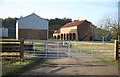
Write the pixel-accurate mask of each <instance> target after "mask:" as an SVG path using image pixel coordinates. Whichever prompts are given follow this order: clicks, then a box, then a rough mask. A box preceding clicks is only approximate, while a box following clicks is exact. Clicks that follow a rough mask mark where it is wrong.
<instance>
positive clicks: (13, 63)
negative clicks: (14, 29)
mask: <svg viewBox="0 0 120 77" xmlns="http://www.w3.org/2000/svg"><path fill="white" fill-rule="evenodd" d="M4 40H8V39H4ZM9 40H15V39H9ZM15 43H17V42H15ZM24 43H25V44H31V43H33V41H24ZM35 44H45V42H37V41H36V42H35ZM34 47H35V48H39V49H36V51H45V49H40V48H45V46H42V45H35V46H33V48H34ZM36 54H45V53H43V52H39V53H37V52H36ZM6 55H7V54H6ZM39 59H40V58H24V62H23V61H20V59H19V58H3V59H2V75H3V76H7V75H17V74H18V73H19V72H21V71H23V70H24V69H25V68H26V67H28V66H30V65H32V64H34V63H36V62H37V61H38V60H39Z"/></svg>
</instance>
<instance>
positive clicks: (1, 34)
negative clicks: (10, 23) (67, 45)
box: [0, 27, 8, 38]
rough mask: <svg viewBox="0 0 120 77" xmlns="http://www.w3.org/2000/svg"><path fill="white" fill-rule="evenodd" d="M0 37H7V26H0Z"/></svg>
mask: <svg viewBox="0 0 120 77" xmlns="http://www.w3.org/2000/svg"><path fill="white" fill-rule="evenodd" d="M0 38H8V28H4V27H3V28H0Z"/></svg>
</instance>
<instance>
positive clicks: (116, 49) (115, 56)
mask: <svg viewBox="0 0 120 77" xmlns="http://www.w3.org/2000/svg"><path fill="white" fill-rule="evenodd" d="M114 58H115V59H116V60H118V59H119V52H118V41H117V40H115V49H114Z"/></svg>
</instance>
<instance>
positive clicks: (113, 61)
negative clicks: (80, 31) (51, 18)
mask: <svg viewBox="0 0 120 77" xmlns="http://www.w3.org/2000/svg"><path fill="white" fill-rule="evenodd" d="M71 44H72V45H75V42H72V43H71ZM80 44H81V43H77V45H80ZM93 44H94V45H103V43H102V42H98V43H93ZM82 45H92V42H89V43H88V42H82ZM105 45H114V43H105ZM72 48H81V46H72ZM90 48H92V46H82V49H90ZM94 48H95V49H102V48H103V47H102V46H94V47H93V49H94ZM107 48H108V49H114V46H105V49H107ZM82 52H90V53H87V54H92V53H91V50H82ZM93 52H103V50H93ZM105 52H114V51H113V50H106V51H105ZM104 54H105V53H104ZM94 55H102V54H100V53H93V56H94ZM105 55H113V53H106V54H105ZM95 57H100V56H95ZM104 57H108V56H104ZM100 59H101V58H100ZM101 60H102V61H104V62H107V63H109V64H112V65H114V66H116V67H120V63H119V62H118V61H116V60H115V59H114V58H113V59H107V58H104V59H103V58H102V59H101Z"/></svg>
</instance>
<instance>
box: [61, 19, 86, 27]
mask: <svg viewBox="0 0 120 77" xmlns="http://www.w3.org/2000/svg"><path fill="white" fill-rule="evenodd" d="M84 21H87V20H81V21H76V22H70V23H67V24H65V25H64V26H63V27H62V28H65V27H72V26H77V25H79V24H81V23H82V22H84Z"/></svg>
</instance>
